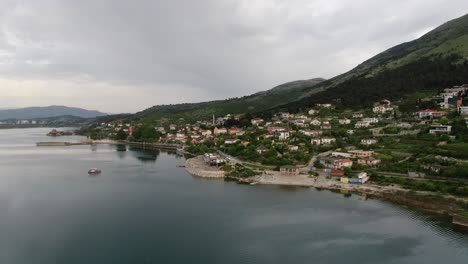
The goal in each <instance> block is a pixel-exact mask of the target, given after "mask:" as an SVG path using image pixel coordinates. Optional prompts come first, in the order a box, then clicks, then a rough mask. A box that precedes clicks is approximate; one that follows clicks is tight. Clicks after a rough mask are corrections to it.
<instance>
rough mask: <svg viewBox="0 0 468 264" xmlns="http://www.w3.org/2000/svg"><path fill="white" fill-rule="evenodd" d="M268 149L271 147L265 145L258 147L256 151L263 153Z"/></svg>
mask: <svg viewBox="0 0 468 264" xmlns="http://www.w3.org/2000/svg"><path fill="white" fill-rule="evenodd" d="M268 150H269V149H268V148H267V147H263V146H262V147H258V148H257V149H256V151H257V152H258V153H259V154H262V153H264V152H267V151H268Z"/></svg>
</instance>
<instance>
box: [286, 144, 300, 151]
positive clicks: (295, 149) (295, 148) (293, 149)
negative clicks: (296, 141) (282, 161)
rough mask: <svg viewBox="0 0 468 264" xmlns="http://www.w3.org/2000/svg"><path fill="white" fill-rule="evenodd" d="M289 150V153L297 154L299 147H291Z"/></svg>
mask: <svg viewBox="0 0 468 264" xmlns="http://www.w3.org/2000/svg"><path fill="white" fill-rule="evenodd" d="M288 150H289V152H296V151H298V150H299V146H295V145H289V146H288Z"/></svg>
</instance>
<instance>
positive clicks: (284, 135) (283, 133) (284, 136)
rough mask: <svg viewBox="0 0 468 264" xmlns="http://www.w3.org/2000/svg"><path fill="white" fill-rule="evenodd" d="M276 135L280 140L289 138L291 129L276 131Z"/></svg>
mask: <svg viewBox="0 0 468 264" xmlns="http://www.w3.org/2000/svg"><path fill="white" fill-rule="evenodd" d="M275 137H276V138H277V139H279V140H286V139H288V138H289V131H287V130H281V131H276V132H275Z"/></svg>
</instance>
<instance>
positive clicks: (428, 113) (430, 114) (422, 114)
mask: <svg viewBox="0 0 468 264" xmlns="http://www.w3.org/2000/svg"><path fill="white" fill-rule="evenodd" d="M446 114H447V112H443V111H437V110H431V109H426V110H422V111H419V112H418V116H419V118H434V117H441V116H444V115H446Z"/></svg>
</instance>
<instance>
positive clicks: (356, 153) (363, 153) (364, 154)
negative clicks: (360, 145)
mask: <svg viewBox="0 0 468 264" xmlns="http://www.w3.org/2000/svg"><path fill="white" fill-rule="evenodd" d="M349 153H351V154H352V155H353V158H368V157H372V156H374V155H375V152H374V151H371V150H351V151H349Z"/></svg>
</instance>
